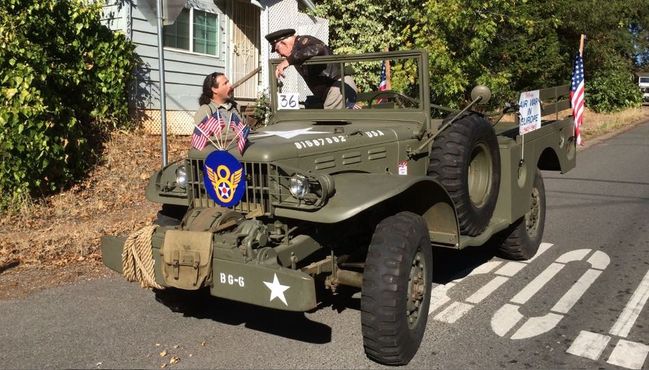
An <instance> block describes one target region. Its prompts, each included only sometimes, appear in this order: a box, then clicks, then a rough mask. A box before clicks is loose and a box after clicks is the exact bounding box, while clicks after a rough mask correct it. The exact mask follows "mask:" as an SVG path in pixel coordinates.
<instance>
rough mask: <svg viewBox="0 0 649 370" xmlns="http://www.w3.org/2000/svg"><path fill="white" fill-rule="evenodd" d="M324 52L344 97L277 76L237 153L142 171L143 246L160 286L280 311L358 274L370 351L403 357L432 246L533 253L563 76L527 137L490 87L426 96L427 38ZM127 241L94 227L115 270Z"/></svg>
mask: <svg viewBox="0 0 649 370" xmlns="http://www.w3.org/2000/svg"><path fill="white" fill-rule="evenodd" d="M384 61H390V62H391V65H392V66H393V67H392V71H393V73H392V76H393V79H392V88H391V89H390V90H384V91H381V90H378V89H377V88H376V86H377V83H378V75H376V76H374V78H375V79H376V80H377V81H373V82H372V81H364V80H363V78H362V77H361V76H362V74H361V73H359V71H363V70H365V71H367V70H372V68H377V66H379V67H378V69H379V70H380V64H381V63H382V62H384ZM278 62H279V60H271V61H270V67H271V68H270V70H271V71H272V70H274V66H275V65H277V63H278ZM328 63H335V64H338V66H339V69H340V70H341V71H344V73H348V74H351V73H354V75H352V77H353V78H354V79H355V80H356V84H357V85H358V86H359V91H358V94H357V95H356V97H355V98H356V99H355V103H354V104H353V106H350V107H348V108H345V109H338V110H323V109H319V107H321V102H320V103H318V102H317V100H315V99H313V97H311V96H308V97H307V96H305V95H304V93H301V92H300V91H299V85H295V86H290V84H289V83H286V84H284V85H283V86H282V85H281V84H279V85H278V81H277V80H276V79H275V78H274V77H272V78H271V81H270V95H271V96H272V97H273V98H272V121H271V122H270V124H269V125H267V126H264V127H262V128H259V129H256V130H255V131H253V132H252V133H251V135H250V136H249V137H248V143H247V145H246V147H245V150H244V151H243V153H241V152H239V151H238V150H237V148H234V147H233V148H230V150H229V151H224V150H217V149H216V148H214V147H213V146H212V145H208V146H207V147H206V148H204V149H202V150H197V149H191V150H189V152H188V156H187V158H186V159H183V160H180V161H178V162H175V163H172V164H170V165H168V166H166V167H164V168H162V169H161V170H159V171H158V172H156V173H155V174H154V175H153V176H152V177H151V180H150V182H149V184H148V187H147V189H146V197H147V199H149V200H150V201H152V202H157V203H160V204H161V211H160V212H159V213H158V219H157V221H156V223H157V224H158V225H159V226H158V227H157V228H155V230H154V231H152V235H151V237H150V241H147V242H146V243H147V244H146V245H145V249H146V253H145V254H146V257H145V258H144V260H146V259H148V258H149V257H150V258H152V261H153V266H152V269H153V275H154V278H155V282H156V283H157V284H158V285H159V286H160V287H164V288H176V289H185V290H197V289H200V288H205V289H209V292H210V294H211V295H213V296H216V297H222V298H226V299H230V300H234V301H240V302H246V303H249V304H252V305H258V306H264V307H270V308H274V309H278V310H288V311H309V310H313V309H314V308H316V307H317V305H318V302H319V298H320V297H319V296H318V295H316V291H317V290H316V285H319V286H322V287H325V288H326V289H330V290H331V291H333V292H336V289H338V288H340V287H342V286H348V287H355V288H360V292H361V312H360V316H361V320H360V321H361V330H362V335H363V344H364V349H365V352H366V355H367V356H368V357H369V358H370V359H372V360H374V361H377V362H379V363H383V364H391V365H397V364H407V363H408V362H409V361H410V360H411V359H412V357H413V356H414V355H415V353H416V352H417V350H418V348H419V346H420V343H421V340H422V337H423V334H424V329H425V327H426V322H427V318H428V310H429V305H430V298H431V284H432V279H433V271H432V267H433V260H432V258H433V253H432V252H433V250H432V249H433V248H454V249H463V248H467V247H470V246H482V245H487V246H489V245H492V246H493V245H495V246H496V247H497V248H498V249H499V251H500V253H501V254H502V255H504V256H505V257H507V258H511V259H516V260H521V259H528V258H530V257H532V256H533V255H534V254H535V253H536V251H537V249H538V247H539V244H540V242H541V239H542V236H543V228H544V221H545V207H546V198H545V190H544V185H543V178H542V175H541V170H547V171H560V172H562V173H563V172H566V171H568V170H570V169H572V168H573V167H574V166H575V158H576V147H575V137H574V130H573V120H572V118H571V117H568V118H564V119H559V112H560V111H562V110H564V109H567V108H569V101H568V100H567V95H568V94H569V88H568V86H559V87H552V88H546V89H541V90H540V91H539V97H540V103H541V106H542V107H541V109H542V112H541V113H542V116H543V120H542V122H541V126H540V128H538V129H536V130H534V131H531V132H529V133H526V134H524V135H521V134H520V129H519V122H518V120H517V118H516V114H513V115H510V116H511V117H510V118H511V119H509V120H506V119H504V120H501V121H498V122H497V119H496V118H493V117H487V116H486V115H485V114H483V113H480V112H479V111H480V110H481V106H480V104H481V103H485V102H487V101H488V100H489V99H490V91H489V89H487V88H485V87H478V88H476V89H474V90H473V93H472V96H471V99H470V100H469V99H468V98H467V101H468V103H467V104H466V106H464V108H463V109H457V110H456V109H449V108H446V107H442V106H439V105H436V104H433V103H431V101H430V100H431V96H433V94H431V92H430V90H429V70H428V65H429V64H428V59H427V55H426V53H425V52H423V51H418V50H415V51H398V52H388V53H375V54H363V55H349V56H327V57H314V58H312V59H311V60H309V61H308V62H307V64H308V65H314V66H317V65H325V64H328ZM365 75H367V74H365ZM342 80H344V79H343V78H341V81H342ZM364 86H367V87H364ZM372 86H374V89H376V91H371V90H372ZM280 90H281V91H280ZM343 91H344V89H343ZM349 98H350V96H346V97H345V99H349ZM291 108H293V109H291ZM351 108H353V109H351ZM516 108H517V107H516V104H515V103H514V104H511V105H510V109H509V110H514V111H516ZM512 117H513V118H512ZM488 118H492V119H491V120H490V119H488ZM215 158H216V159H215ZM236 197H239V199H236ZM228 202H230V203H228ZM124 240H125V238H123V237H122V238H120V237H105V238H104V239H103V240H102V253H103V260H104V263H105V264H106V265H107V266H108V267H110V268H112V269H114V270H116V271H118V272H122V271H123V266H122V254H123V252H124V251H125V250H124ZM318 291H323V292H325V290H324V289H319V290H318Z"/></svg>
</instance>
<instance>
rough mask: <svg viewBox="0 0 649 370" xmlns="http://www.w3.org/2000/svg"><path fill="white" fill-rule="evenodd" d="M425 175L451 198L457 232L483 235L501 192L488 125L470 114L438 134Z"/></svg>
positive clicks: (493, 140)
mask: <svg viewBox="0 0 649 370" xmlns="http://www.w3.org/2000/svg"><path fill="white" fill-rule="evenodd" d="M428 176H431V177H432V178H434V179H435V180H437V181H439V182H440V183H441V184H442V185H443V186H444V188H445V189H446V191H448V193H449V195H450V196H451V198H452V199H453V203H455V207H456V209H457V216H458V220H459V222H460V233H461V234H462V235H469V236H476V235H479V234H480V233H482V232H483V231H484V230H485V228H486V227H487V225H488V224H489V221H490V220H491V216H492V214H493V211H494V209H495V208H496V201H497V200H498V191H499V189H500V153H499V152H498V139H496V133H495V132H494V130H493V128H492V127H491V124H490V123H489V122H488V121H487V120H486V119H484V118H483V117H481V116H479V115H477V114H472V115H468V116H465V117H463V118H461V119H460V120H458V121H456V122H454V123H453V124H451V125H450V126H449V127H448V128H447V129H446V130H444V131H443V132H442V133H440V134H439V136H438V137H437V138H436V139H435V140H434V141H433V145H432V148H431V152H430V164H429V165H428Z"/></svg>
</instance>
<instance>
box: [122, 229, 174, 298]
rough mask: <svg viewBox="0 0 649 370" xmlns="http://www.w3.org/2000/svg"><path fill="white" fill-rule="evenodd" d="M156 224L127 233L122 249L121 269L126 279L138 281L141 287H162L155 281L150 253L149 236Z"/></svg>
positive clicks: (151, 234)
mask: <svg viewBox="0 0 649 370" xmlns="http://www.w3.org/2000/svg"><path fill="white" fill-rule="evenodd" d="M156 227H158V226H157V225H151V226H145V227H143V228H141V229H140V230H138V231H136V232H134V233H132V234H131V235H129V237H128V239H126V242H125V243H124V250H123V251H122V271H123V273H124V277H125V278H126V280H128V281H139V282H140V286H141V287H142V288H155V289H164V287H163V286H161V285H160V284H158V283H156V281H155V272H154V270H153V264H154V261H153V256H152V255H151V237H152V236H153V232H154V231H155V229H156Z"/></svg>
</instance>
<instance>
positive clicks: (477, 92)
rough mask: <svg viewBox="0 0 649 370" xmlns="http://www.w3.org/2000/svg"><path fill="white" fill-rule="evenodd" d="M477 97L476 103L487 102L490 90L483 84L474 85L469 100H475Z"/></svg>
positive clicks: (489, 97)
mask: <svg viewBox="0 0 649 370" xmlns="http://www.w3.org/2000/svg"><path fill="white" fill-rule="evenodd" d="M478 98H480V100H479V101H478V104H480V105H483V104H487V103H488V102H489V99H491V90H489V88H488V87H487V86H484V85H478V86H476V87H474V88H473V90H471V100H473V101H475V100H476V99H478Z"/></svg>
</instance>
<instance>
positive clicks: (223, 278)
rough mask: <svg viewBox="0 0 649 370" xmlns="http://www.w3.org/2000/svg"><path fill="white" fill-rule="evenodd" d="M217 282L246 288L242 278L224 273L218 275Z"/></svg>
mask: <svg viewBox="0 0 649 370" xmlns="http://www.w3.org/2000/svg"><path fill="white" fill-rule="evenodd" d="M219 282H220V283H221V284H228V285H238V286H240V287H241V288H244V287H245V286H246V281H245V280H244V278H243V276H234V275H232V274H226V273H224V272H220V273H219Z"/></svg>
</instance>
